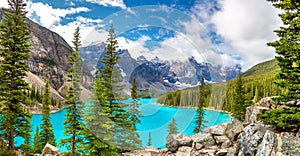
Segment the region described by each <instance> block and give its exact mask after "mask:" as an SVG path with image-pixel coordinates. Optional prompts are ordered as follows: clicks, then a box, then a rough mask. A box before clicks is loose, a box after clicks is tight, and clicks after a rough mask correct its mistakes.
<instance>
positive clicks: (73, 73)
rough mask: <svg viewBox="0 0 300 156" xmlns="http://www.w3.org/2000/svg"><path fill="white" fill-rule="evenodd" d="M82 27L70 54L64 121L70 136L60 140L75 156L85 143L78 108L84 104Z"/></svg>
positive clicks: (75, 34) (77, 33)
mask: <svg viewBox="0 0 300 156" xmlns="http://www.w3.org/2000/svg"><path fill="white" fill-rule="evenodd" d="M79 31H80V29H79V27H77V28H76V30H75V33H74V38H73V46H74V51H73V52H72V54H71V55H70V56H69V64H70V65H71V67H70V68H69V73H68V75H67V77H68V82H70V86H69V88H68V92H67V97H66V99H65V103H66V104H67V105H68V107H67V108H66V109H67V112H66V114H65V116H66V119H65V121H64V134H65V135H66V136H69V137H67V138H64V139H61V140H60V142H61V143H62V145H63V146H65V147H67V149H68V150H71V155H72V156H75V155H76V153H78V148H79V147H80V146H81V144H83V135H82V131H83V130H84V124H83V120H82V118H81V116H80V111H79V110H78V105H82V101H81V100H80V92H81V89H80V80H81V75H82V74H81V73H82V69H81V67H82V61H81V59H80V56H79V50H80V49H79V48H80V45H81V41H80V32H79Z"/></svg>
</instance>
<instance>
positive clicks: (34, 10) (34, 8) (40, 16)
mask: <svg viewBox="0 0 300 156" xmlns="http://www.w3.org/2000/svg"><path fill="white" fill-rule="evenodd" d="M27 10H28V14H27V16H28V17H29V18H31V19H32V20H34V21H35V22H38V23H39V24H41V25H43V26H45V27H46V28H53V27H54V26H55V25H57V24H59V23H60V22H61V20H62V18H64V17H65V16H66V15H69V14H76V13H79V12H88V11H90V10H89V9H88V8H86V7H78V8H68V9H60V8H53V7H52V6H50V5H48V4H44V3H41V2H37V3H34V2H31V1H28V2H27Z"/></svg>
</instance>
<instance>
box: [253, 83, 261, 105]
mask: <svg viewBox="0 0 300 156" xmlns="http://www.w3.org/2000/svg"><path fill="white" fill-rule="evenodd" d="M258 101H259V90H258V87H257V86H256V88H255V95H254V98H253V100H252V102H253V103H257V102H258Z"/></svg>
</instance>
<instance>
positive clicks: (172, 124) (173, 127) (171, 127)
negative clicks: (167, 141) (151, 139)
mask: <svg viewBox="0 0 300 156" xmlns="http://www.w3.org/2000/svg"><path fill="white" fill-rule="evenodd" d="M171 134H178V128H177V126H176V120H175V119H174V118H172V121H171V122H170V123H169V125H168V135H171Z"/></svg>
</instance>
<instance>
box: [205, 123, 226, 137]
mask: <svg viewBox="0 0 300 156" xmlns="http://www.w3.org/2000/svg"><path fill="white" fill-rule="evenodd" d="M227 125H228V123H226V122H222V123H221V124H218V125H216V126H212V127H209V128H207V129H205V131H204V132H205V133H210V134H212V135H224V134H225V130H226V128H227Z"/></svg>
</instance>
